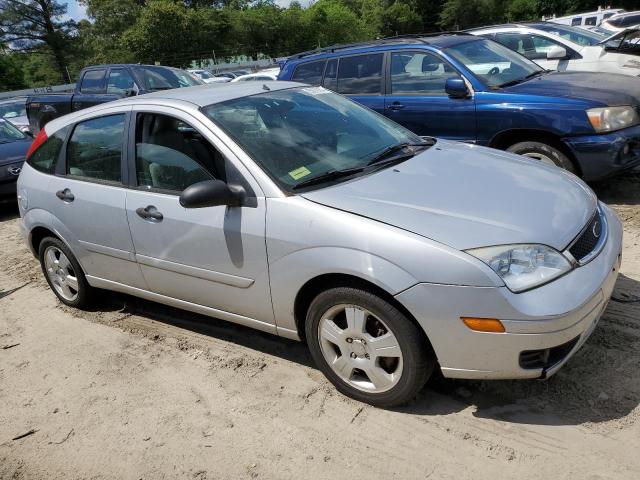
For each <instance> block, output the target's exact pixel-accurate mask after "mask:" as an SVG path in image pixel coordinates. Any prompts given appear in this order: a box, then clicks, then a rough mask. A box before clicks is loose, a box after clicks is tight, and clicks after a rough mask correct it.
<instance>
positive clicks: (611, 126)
mask: <svg viewBox="0 0 640 480" xmlns="http://www.w3.org/2000/svg"><path fill="white" fill-rule="evenodd" d="M587 117H589V122H591V126H592V127H593V128H594V130H595V131H596V132H598V133H604V132H613V131H614V130H620V129H621V128H627V127H631V126H633V125H637V124H638V123H640V117H639V116H638V111H637V110H636V109H635V108H634V107H603V108H591V109H589V110H587Z"/></svg>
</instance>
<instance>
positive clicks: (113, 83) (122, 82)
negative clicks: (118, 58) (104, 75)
mask: <svg viewBox="0 0 640 480" xmlns="http://www.w3.org/2000/svg"><path fill="white" fill-rule="evenodd" d="M135 86H136V84H135V83H134V81H133V77H131V75H130V74H129V72H128V71H127V70H125V69H124V68H117V69H113V70H111V71H110V72H109V80H108V82H107V93H117V94H119V95H124V94H125V93H126V92H127V91H128V90H133V89H134V88H135Z"/></svg>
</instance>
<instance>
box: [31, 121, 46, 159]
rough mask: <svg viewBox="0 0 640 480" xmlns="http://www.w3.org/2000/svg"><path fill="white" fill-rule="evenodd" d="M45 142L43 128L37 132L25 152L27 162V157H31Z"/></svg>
mask: <svg viewBox="0 0 640 480" xmlns="http://www.w3.org/2000/svg"><path fill="white" fill-rule="evenodd" d="M46 140H47V132H45V131H44V128H43V129H42V130H40V131H39V132H38V135H36V138H34V139H33V143H32V144H31V146H30V147H29V150H27V156H26V159H27V160H29V157H30V156H31V155H33V153H34V152H35V151H36V150H37V149H38V148H39V147H40V145H42V144H43V143H44V142H45V141H46Z"/></svg>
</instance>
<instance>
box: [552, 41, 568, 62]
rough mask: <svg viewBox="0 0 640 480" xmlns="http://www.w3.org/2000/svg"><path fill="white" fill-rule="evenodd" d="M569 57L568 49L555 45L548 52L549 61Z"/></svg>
mask: <svg viewBox="0 0 640 480" xmlns="http://www.w3.org/2000/svg"><path fill="white" fill-rule="evenodd" d="M566 57H567V49H566V48H564V47H561V46H560V45H554V46H553V47H551V48H550V49H549V50H548V51H547V60H562V59H564V58H566Z"/></svg>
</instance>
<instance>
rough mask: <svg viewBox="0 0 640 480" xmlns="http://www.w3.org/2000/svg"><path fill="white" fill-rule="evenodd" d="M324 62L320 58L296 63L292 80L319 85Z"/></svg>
mask: <svg viewBox="0 0 640 480" xmlns="http://www.w3.org/2000/svg"><path fill="white" fill-rule="evenodd" d="M325 63H326V61H325V60H320V61H317V62H308V63H303V64H301V65H298V66H297V67H296V70H295V72H293V76H292V77H291V80H293V81H294V82H301V83H308V84H310V85H320V83H321V82H322V73H323V72H324V64H325Z"/></svg>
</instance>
